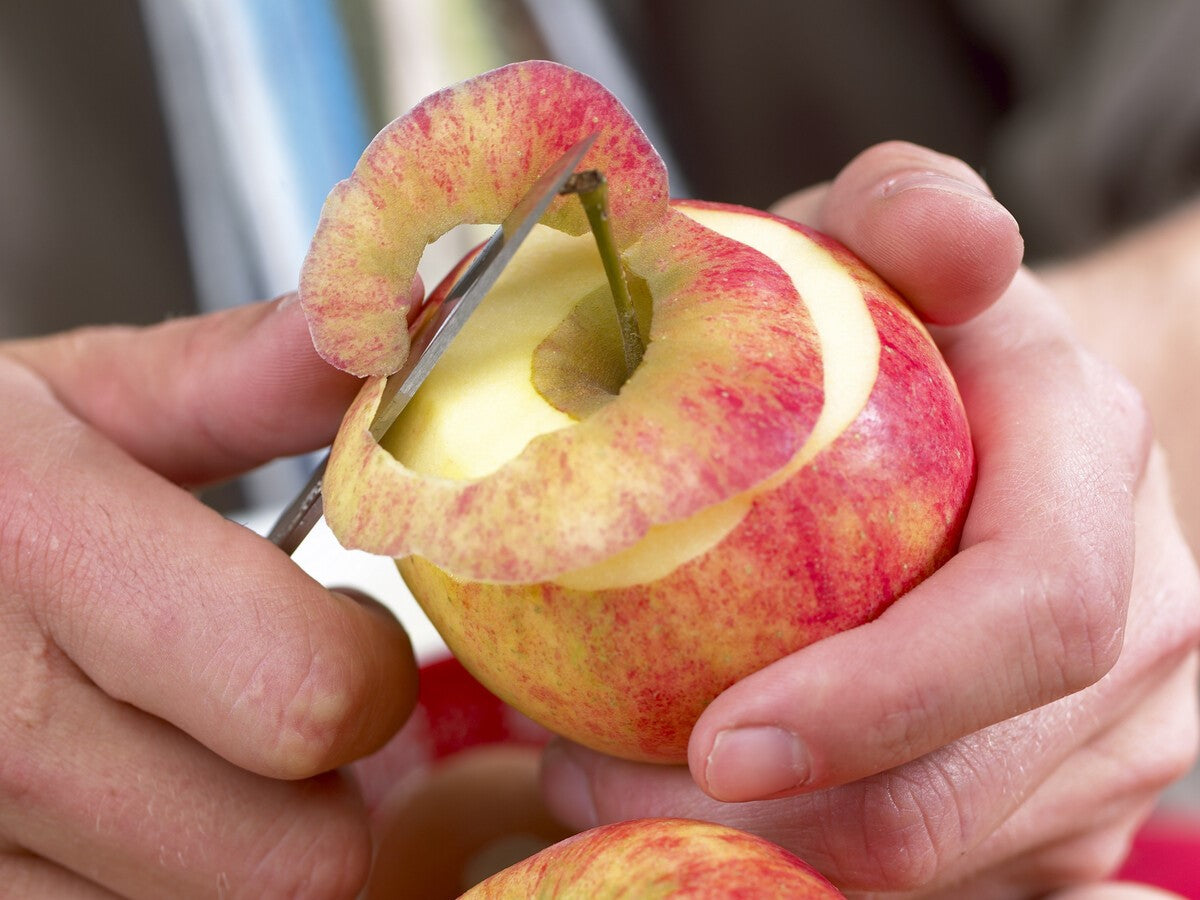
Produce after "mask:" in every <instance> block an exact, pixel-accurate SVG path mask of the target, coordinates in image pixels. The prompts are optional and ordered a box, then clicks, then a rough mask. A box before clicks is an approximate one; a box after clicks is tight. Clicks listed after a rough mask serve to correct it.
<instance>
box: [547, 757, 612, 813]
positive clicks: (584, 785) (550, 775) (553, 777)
mask: <svg viewBox="0 0 1200 900" xmlns="http://www.w3.org/2000/svg"><path fill="white" fill-rule="evenodd" d="M542 787H543V788H544V793H545V796H546V802H547V804H548V805H549V807H550V810H551V812H553V813H554V815H555V816H556V817H557V818H558V819H559V820H561V821H562V822H563V824H565V825H570V826H571V827H572V828H577V829H579V830H580V831H584V830H586V829H588V828H593V827H595V826H596V825H597V824H599V821H600V820H599V817H598V816H597V815H596V801H595V800H594V799H593V797H592V786H591V782H590V781H589V780H588V777H587V773H586V772H584V771H583V768H582V767H581V766H580V765H579V764H578V763H577V762H575V760H573V759H572V758H571V754H570V753H569V752H568V751H567V750H566V749H564V748H563V747H562V746H561V745H560V744H557V743H551V744H550V745H549V746H548V747H547V748H546V752H545V754H544V755H543V756H542Z"/></svg>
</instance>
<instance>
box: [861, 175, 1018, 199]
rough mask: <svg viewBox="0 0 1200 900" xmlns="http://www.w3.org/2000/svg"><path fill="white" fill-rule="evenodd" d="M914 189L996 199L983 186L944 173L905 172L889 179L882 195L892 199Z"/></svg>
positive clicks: (884, 184)
mask: <svg viewBox="0 0 1200 900" xmlns="http://www.w3.org/2000/svg"><path fill="white" fill-rule="evenodd" d="M913 188H923V189H925V190H933V191H945V192H946V193H950V194H958V195H959V196H961V197H970V198H972V199H976V200H978V199H985V200H992V199H994V198H993V196H992V194H991V192H990V191H988V189H987V188H986V187H984V186H983V185H981V184H975V183H973V182H970V181H964V180H963V179H961V178H955V177H954V176H953V175H946V174H943V173H942V172H929V171H920V172H904V173H903V174H901V175H897V176H895V177H894V178H889V179H888V180H887V181H885V182H884V183H883V189H882V192H881V193H882V194H883V196H885V197H892V196H894V195H896V194H899V193H901V192H903V191H909V190H912V189H913Z"/></svg>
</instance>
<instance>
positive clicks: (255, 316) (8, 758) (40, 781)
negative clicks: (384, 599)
mask: <svg viewBox="0 0 1200 900" xmlns="http://www.w3.org/2000/svg"><path fill="white" fill-rule="evenodd" d="M356 388H357V384H356V382H354V381H353V380H352V379H349V378H347V377H345V376H343V375H341V374H340V373H336V372H335V371H334V370H333V369H331V368H329V367H328V366H327V365H326V364H325V363H323V362H322V361H321V360H320V359H319V358H318V357H317V356H316V354H315V353H314V351H313V349H312V344H311V341H310V339H309V337H308V332H307V328H306V326H305V323H304V317H303V315H302V312H301V310H300V308H299V305H298V304H297V303H295V302H294V298H291V299H284V300H282V301H276V302H271V303H261V304H254V305H250V306H246V307H242V308H239V309H236V310H232V311H230V312H227V313H222V314H217V315H212V316H205V317H199V318H195V319H179V320H174V321H170V322H166V323H164V324H162V325H159V326H155V327H151V328H144V329H134V328H115V327H114V328H92V329H85V330H81V331H77V332H72V333H67V334H64V335H58V336H51V337H47V338H39V339H34V340H26V341H21V342H13V343H7V344H3V345H0V409H2V410H3V413H2V418H3V421H4V422H5V423H6V424H5V426H4V428H3V435H2V437H0V468H2V474H0V617H2V619H3V627H2V628H0V690H3V692H4V694H5V702H4V704H2V705H0V883H2V884H4V885H5V890H8V891H13V892H14V895H15V896H21V897H31V898H36V897H54V898H62V897H109V896H113V895H120V896H124V897H148V898H157V897H192V896H196V897H210V896H226V897H236V896H249V897H271V896H295V895H305V896H322V897H325V896H353V895H354V893H355V892H356V891H357V890H358V889H359V888H360V887H361V885H362V884H363V883H364V882H365V880H366V877H367V873H368V869H369V865H370V853H371V840H370V835H369V831H368V825H367V815H366V813H365V809H366V808H367V807H368V806H369V804H370V798H365V797H364V796H363V794H362V791H361V790H360V787H359V784H358V782H357V779H356V778H355V777H354V776H353V775H352V774H350V773H349V772H348V771H347V770H345V769H343V768H339V767H344V766H345V765H346V764H347V763H349V762H351V761H352V760H355V759H357V758H359V757H361V756H363V755H365V754H368V753H371V752H372V751H375V750H376V749H377V748H379V747H380V746H382V745H383V744H384V743H385V742H386V741H387V740H388V739H389V738H390V737H391V735H392V734H393V733H394V732H395V731H396V730H397V729H398V728H399V727H400V725H401V724H402V723H403V722H404V720H405V718H406V717H407V715H408V713H409V712H410V710H411V709H412V706H413V704H414V702H415V697H416V671H415V665H414V662H413V656H412V649H411V646H410V644H409V641H408V638H407V636H406V635H405V633H404V631H403V630H402V629H401V627H400V626H399V624H398V623H397V622H396V621H395V619H394V618H393V617H392V616H391V615H390V613H388V612H387V611H386V610H385V609H384V608H383V607H382V606H380V605H379V604H377V603H374V602H373V601H370V600H368V599H367V598H363V597H353V596H350V595H348V594H342V593H337V592H331V591H328V590H326V589H324V588H323V587H321V586H320V585H319V584H317V583H316V582H314V581H313V580H311V579H310V578H309V577H308V576H307V575H305V574H304V573H303V572H302V571H301V570H300V569H299V568H298V567H296V566H295V565H294V564H293V563H292V561H291V560H290V559H289V558H288V557H287V556H286V555H285V554H283V553H282V552H281V551H279V550H278V549H277V548H275V547H274V546H273V545H271V544H270V543H269V542H267V541H265V540H264V539H262V538H261V537H259V536H257V535H255V534H253V533H252V532H250V531H249V530H247V529H245V528H243V527H242V526H240V525H238V524H236V523H233V522H230V521H228V520H226V519H224V518H222V517H221V516H220V515H218V514H217V513H215V512H214V511H212V510H211V509H209V508H208V507H206V506H204V505H203V504H202V503H200V502H199V501H198V500H197V499H196V498H195V497H194V496H193V494H191V493H190V492H189V488H193V487H195V486H198V485H202V484H206V483H209V482H213V481H216V480H219V479H223V478H227V477H230V476H232V475H235V474H237V473H239V472H242V471H245V470H247V469H249V468H251V467H253V466H255V465H258V464H259V463H262V462H265V461H267V460H270V459H273V458H275V457H278V456H282V455H289V454H296V453H301V452H306V451H309V450H313V449H316V448H318V447H320V446H322V445H323V444H324V443H327V442H328V440H329V439H330V438H331V437H332V435H333V432H334V431H335V430H336V428H337V424H338V422H339V421H340V418H341V415H342V413H343V412H344V410H345V408H346V406H347V404H348V402H349V400H350V398H351V397H352V396H353V393H354V391H355V390H356ZM381 686H387V689H386V690H384V689H381Z"/></svg>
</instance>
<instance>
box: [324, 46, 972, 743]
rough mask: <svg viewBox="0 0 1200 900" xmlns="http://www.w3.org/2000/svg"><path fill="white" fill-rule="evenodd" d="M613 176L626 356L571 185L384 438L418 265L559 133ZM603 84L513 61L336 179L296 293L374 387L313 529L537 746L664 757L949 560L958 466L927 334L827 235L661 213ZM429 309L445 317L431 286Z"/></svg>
mask: <svg viewBox="0 0 1200 900" xmlns="http://www.w3.org/2000/svg"><path fill="white" fill-rule="evenodd" d="M593 130H598V131H599V132H600V137H599V139H598V140H597V141H596V143H595V145H594V146H593V148H592V150H591V151H590V152H589V155H588V157H587V158H586V159H585V161H584V165H585V166H592V167H595V168H597V169H599V170H601V171H602V172H603V173H604V175H605V176H606V177H607V180H608V184H609V190H610V197H611V208H610V211H609V214H610V220H611V223H612V228H613V232H614V236H615V244H616V247H617V251H618V252H619V254H620V262H621V265H622V267H623V268H624V270H625V272H626V273H627V275H628V282H629V288H630V293H631V295H632V296H633V300H634V305H635V307H636V308H637V309H638V311H639V320H640V321H639V328H640V330H641V332H642V337H643V338H644V341H645V354H644V358H643V359H642V361H641V363H640V365H638V367H637V368H636V370H635V371H633V372H632V373H631V374H630V373H628V372H626V371H625V369H624V366H623V362H622V356H621V350H620V347H621V341H620V338H619V335H618V331H617V326H616V316H615V314H612V313H611V310H609V309H608V307H607V306H606V303H607V302H608V301H607V298H608V297H609V289H608V282H607V280H606V275H605V272H604V267H603V265H602V263H601V260H600V258H599V254H598V253H597V250H596V246H595V242H594V241H593V240H592V238H591V236H590V235H589V234H587V233H586V232H587V223H586V219H585V217H584V216H583V215H582V213H581V211H580V208H579V203H578V201H577V200H576V199H575V198H573V197H569V196H565V197H561V198H559V199H558V200H557V201H556V202H555V205H554V206H552V208H551V210H550V212H549V213H548V214H547V216H546V217H545V218H544V219H543V224H542V225H540V226H539V227H538V228H537V229H536V230H535V232H534V234H533V235H531V237H530V238H529V239H528V241H527V243H526V245H525V246H523V247H522V249H521V250H520V252H519V253H518V254H517V256H516V257H515V259H514V260H513V261H512V263H511V264H510V266H509V268H508V269H507V270H506V271H505V272H504V274H503V275H502V276H501V278H500V279H499V281H498V282H497V284H496V285H495V287H494V288H493V290H492V291H491V293H490V294H489V296H488V297H487V298H486V299H485V300H484V303H483V304H482V306H481V307H480V309H479V310H478V311H477V312H476V314H475V315H474V316H473V317H472V319H471V320H470V321H469V322H468V323H467V326H466V327H465V328H464V330H463V332H462V333H461V334H460V335H459V337H458V338H457V339H456V340H455V342H454V343H453V344H452V346H451V347H450V348H449V350H448V352H447V353H446V355H445V356H444V357H443V358H442V360H441V361H440V362H439V363H438V365H437V366H436V367H435V369H434V370H433V373H432V374H431V375H430V377H429V379H428V380H427V382H426V383H425V385H424V386H423V387H422V389H421V391H420V392H419V393H418V394H417V396H416V397H415V398H414V399H413V401H412V402H411V403H410V405H409V406H408V408H407V409H406V410H405V412H404V414H403V415H402V416H401V417H400V419H399V420H398V421H397V423H396V425H395V426H394V427H393V428H392V430H391V431H390V432H389V433H388V434H387V435H386V436H385V437H384V439H383V440H382V441H376V440H374V439H373V438H372V437H371V435H370V433H369V431H368V426H369V425H370V422H371V420H372V418H373V416H374V413H375V410H376V408H377V406H378V403H379V399H380V394H381V391H382V388H383V381H384V376H385V375H386V374H387V373H388V372H389V371H391V370H392V369H394V368H395V367H396V366H397V365H398V364H399V362H398V361H399V360H402V359H403V357H404V354H405V352H406V351H407V333H406V330H405V323H406V321H408V319H409V318H410V317H411V316H412V315H413V314H414V312H415V311H414V310H412V309H410V308H409V307H408V306H407V302H408V300H407V298H408V296H409V293H410V291H409V288H410V286H411V284H412V281H413V275H414V272H415V267H416V260H417V258H418V257H419V251H420V249H421V248H422V247H424V245H425V244H426V243H427V242H429V241H432V240H434V239H436V238H437V237H438V236H439V235H440V234H442V233H444V231H446V230H447V229H449V228H450V227H452V226H453V225H455V224H457V223H459V222H461V221H492V222H496V221H499V220H500V219H501V218H503V216H504V215H505V214H506V213H507V212H508V211H509V209H510V208H511V207H512V206H513V205H514V204H515V202H516V200H517V199H518V198H519V197H520V196H521V194H522V193H523V192H524V191H525V190H526V189H527V188H528V186H529V185H530V184H531V183H532V182H533V180H534V179H536V178H537V176H538V175H539V174H540V173H541V172H542V171H543V170H544V169H545V168H546V167H547V166H548V165H549V164H550V163H551V162H552V161H553V160H554V159H556V158H557V157H558V155H559V154H560V153H561V152H563V151H564V150H565V149H566V148H567V147H569V146H571V145H572V144H573V143H574V142H575V141H576V140H578V139H579V138H580V137H582V136H583V135H584V134H586V133H589V132H591V131H593ZM668 193H669V192H668V188H667V179H666V173H665V171H664V170H663V167H662V163H661V161H660V160H659V158H658V156H657V154H656V153H655V152H654V150H653V148H652V147H651V146H650V144H649V142H648V141H647V140H646V138H645V136H644V135H643V134H642V132H641V131H640V129H638V127H637V125H636V123H635V122H634V121H633V119H632V118H631V117H630V116H629V114H628V113H627V112H626V111H625V110H624V108H623V107H621V106H620V104H619V103H618V102H617V101H616V100H615V99H614V98H613V97H612V96H611V95H610V94H609V93H608V92H607V91H606V90H604V88H603V87H601V86H600V85H599V84H598V83H596V82H595V81H593V80H592V79H590V78H587V77H586V76H583V75H581V74H579V73H577V72H573V71H572V70H570V69H567V68H565V67H562V66H559V65H556V64H553V63H547V62H527V63H520V64H516V65H514V66H509V67H505V68H503V69H498V70H495V71H493V72H489V73H487V74H485V75H482V76H479V77H478V78H475V79H471V80H469V81H467V82H464V83H463V84H460V85H458V86H455V87H453V88H451V89H448V90H446V91H443V92H440V93H438V94H435V95H433V96H432V97H430V98H428V99H427V100H425V101H423V102H422V103H421V104H420V105H418V106H417V107H416V108H415V109H414V110H413V111H412V112H410V113H408V114H407V115H405V116H402V117H401V118H400V119H398V120H397V121H396V122H394V123H392V124H391V125H390V126H388V127H387V128H385V129H384V131H383V132H381V133H380V135H379V136H378V137H377V138H376V139H375V140H374V141H373V142H372V144H371V146H370V147H368V149H367V150H366V152H365V153H364V155H363V158H362V160H361V161H360V163H359V164H358V166H357V167H356V169H355V171H354V173H353V174H352V175H351V177H350V178H349V179H347V180H346V181H344V182H342V183H341V184H340V185H338V187H337V188H335V190H334V192H333V193H332V194H331V196H330V199H329V201H328V203H327V205H326V208H325V211H324V213H323V215H322V219H321V223H320V225H319V227H318V230H317V233H316V236H315V237H314V241H313V245H312V248H311V251H310V253H309V256H308V258H307V260H306V262H305V266H304V270H303V273H302V277H301V284H300V294H301V301H302V303H303V304H304V307H305V310H306V312H307V314H308V316H309V322H310V327H311V329H312V332H313V337H314V343H315V345H316V346H317V348H318V350H319V352H321V353H322V355H323V356H324V357H325V358H326V359H328V360H330V361H331V362H333V363H335V364H337V365H339V366H340V367H342V368H344V369H347V370H348V371H351V372H355V373H357V374H360V375H366V376H368V378H367V380H366V382H365V384H364V386H363V389H362V391H361V393H360V394H359V396H358V397H357V399H356V400H355V401H354V403H353V404H352V406H351V408H350V410H349V411H348V412H347V415H346V418H345V420H344V422H343V424H342V427H341V429H340V430H339V433H338V436H337V439H336V441H335V444H334V447H333V451H332V454H331V458H330V462H329V467H328V469H327V472H326V475H325V486H324V490H325V513H326V518H327V519H328V522H329V524H330V526H331V528H332V530H333V531H334V533H335V534H336V535H337V536H338V538H339V539H340V540H341V541H342V542H343V543H344V544H345V545H347V546H350V547H357V548H361V549H365V550H368V551H371V552H374V553H380V554H384V555H388V556H391V557H393V558H396V559H397V560H398V565H399V568H400V570H401V572H402V574H403V576H404V578H405V581H406V582H407V583H408V585H409V587H410V588H411V590H412V592H413V594H414V596H415V597H416V598H417V600H418V601H419V602H420V604H421V605H422V607H423V608H424V610H425V611H426V613H427V614H428V616H429V618H430V619H431V620H432V622H433V624H434V625H435V626H436V627H437V628H438V630H439V632H440V633H441V635H442V636H443V638H444V639H445V641H446V643H447V644H448V646H449V647H450V648H451V650H452V651H453V652H454V654H455V655H456V656H457V657H458V658H459V659H460V660H461V661H462V662H463V664H464V665H465V666H466V667H467V668H468V669H469V670H470V671H471V672H472V673H473V674H474V675H475V676H476V677H477V678H478V679H479V680H480V681H482V682H483V683H484V684H485V685H487V686H488V687H489V688H490V689H491V690H492V691H494V692H495V693H496V694H497V695H498V696H499V697H501V698H502V699H503V700H505V701H506V702H508V703H509V704H511V705H512V706H514V707H516V708H517V709H519V710H521V711H522V712H524V713H525V714H527V715H528V716H530V717H531V718H533V719H535V720H536V721H538V722H540V723H541V724H543V725H545V726H546V727H548V728H550V729H552V730H554V731H556V732H558V733H559V734H562V735H565V736H567V737H569V738H571V739H573V740H575V741H578V742H580V743H583V744H586V745H588V746H590V747H593V748H596V749H598V750H601V751H604V752H607V753H611V754H615V755H619V756H623V757H626V758H630V759H637V760H646V761H654V762H663V763H679V762H682V761H684V760H685V759H686V748H687V741H688V735H689V733H690V731H691V728H692V726H693V724H694V723H695V721H696V719H697V717H698V716H699V715H700V713H701V712H702V711H703V710H704V708H705V706H706V705H707V704H708V703H709V702H710V701H711V700H712V699H713V698H714V697H715V696H716V695H717V694H719V693H720V692H721V691H722V690H724V689H725V688H726V687H728V686H729V685H731V684H733V683H734V682H735V681H737V680H739V679H741V678H743V677H745V676H746V675H748V674H750V673H752V672H754V671H756V670H758V669H761V668H763V667H764V666H767V665H769V664H770V663H771V662H773V661H775V660H778V659H779V658H781V657H783V656H785V655H787V654H789V653H792V652H794V651H796V650H798V649H800V648H802V647H804V646H806V645H808V644H810V643H811V642H813V641H816V640H819V639H821V638H823V637H826V636H828V635H831V634H833V633H835V632H838V631H842V630H844V629H848V628H852V627H854V626H856V625H859V624H862V623H864V622H867V621H869V620H871V619H873V618H874V617H876V616H878V615H879V614H880V613H881V612H882V611H883V610H884V609H885V608H886V607H887V606H888V605H889V604H890V603H892V602H893V601H895V600H896V599H897V598H898V597H900V596H901V595H903V594H904V593H905V592H907V591H908V590H910V589H911V588H912V587H913V586H915V585H916V584H917V583H919V582H920V581H921V580H922V579H924V578H925V577H927V576H928V575H929V574H930V573H931V572H933V571H934V570H935V569H936V568H937V567H938V566H939V565H940V564H941V563H942V562H943V561H945V560H946V559H947V558H948V557H949V556H950V555H951V554H952V553H953V552H954V550H955V549H956V546H957V543H958V539H959V535H960V532H961V528H962V522H963V518H964V516H965V512H966V507H967V504H968V502H969V499H970V494H971V488H972V484H973V475H974V457H973V453H972V448H971V440H970V433H969V430H968V427H967V421H966V417H965V415H964V412H963V409H962V404H961V401H960V399H959V396H958V393H957V390H956V388H955V385H954V382H953V379H952V378H951V376H950V373H949V371H948V370H947V368H946V366H945V364H944V362H943V360H942V358H941V356H940V355H939V353H938V351H937V349H936V347H935V345H934V344H933V342H932V340H931V339H930V337H929V335H928V334H927V332H926V331H925V329H924V328H923V327H922V325H921V323H920V322H919V321H918V320H917V319H916V318H915V316H914V315H913V314H912V313H911V311H910V310H909V309H908V308H907V307H906V306H905V304H904V303H903V301H902V300H901V299H900V298H899V297H898V296H897V295H896V293H895V292H894V291H893V290H892V289H891V288H890V287H889V286H888V285H886V284H885V283H884V282H883V281H882V280H881V279H880V278H879V277H877V276H876V275H875V274H874V273H872V272H871V271H870V270H869V269H868V268H867V267H866V266H865V265H864V264H863V263H862V262H861V261H860V260H858V259H857V258H856V257H855V256H853V254H851V253H850V252H849V251H848V250H846V249H845V248H844V247H842V246H841V245H839V244H837V243H836V242H835V241H833V240H831V239H830V238H828V237H825V236H823V235H820V234H818V233H816V232H813V231H811V230H809V229H806V228H804V227H803V226H800V225H797V224H796V223H793V222H790V221H786V220H783V219H779V218H776V217H774V216H771V215H769V214H767V213H763V212H760V211H756V210H749V209H744V208H740V207H731V206H723V205H719V204H711V203H701V202H671V201H669V200H668ZM449 280H450V279H448V281H447V283H446V284H443V285H442V286H440V287H439V288H438V289H436V290H435V291H434V292H433V294H432V295H431V297H430V298H429V299H428V301H427V302H428V303H437V302H439V301H440V298H441V297H442V296H444V294H445V292H446V290H448V283H449Z"/></svg>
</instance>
